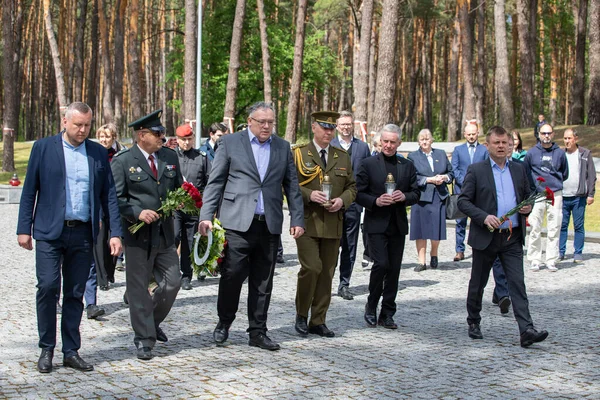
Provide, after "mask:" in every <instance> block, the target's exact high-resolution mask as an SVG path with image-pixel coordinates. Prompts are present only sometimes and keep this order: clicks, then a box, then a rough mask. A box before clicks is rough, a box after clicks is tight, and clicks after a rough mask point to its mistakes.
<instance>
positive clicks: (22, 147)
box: [0, 142, 33, 185]
mask: <svg viewBox="0 0 600 400" xmlns="http://www.w3.org/2000/svg"><path fill="white" fill-rule="evenodd" d="M32 146H33V144H32V143H23V142H17V143H15V168H16V169H17V174H18V176H19V179H20V180H21V182H24V181H25V172H27V163H28V162H29V153H30V152H31V147H32ZM3 157H4V142H2V148H1V151H0V159H3ZM13 174H14V172H4V171H0V184H5V185H7V184H8V181H10V179H11V178H12V176H13Z"/></svg>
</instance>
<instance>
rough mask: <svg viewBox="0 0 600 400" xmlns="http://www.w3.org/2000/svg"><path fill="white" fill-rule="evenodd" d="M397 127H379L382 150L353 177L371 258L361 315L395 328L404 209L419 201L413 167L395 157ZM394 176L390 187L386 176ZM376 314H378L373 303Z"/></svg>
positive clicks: (405, 221) (372, 322) (372, 323)
mask: <svg viewBox="0 0 600 400" xmlns="http://www.w3.org/2000/svg"><path fill="white" fill-rule="evenodd" d="M401 132H402V131H401V130H400V127H398V126H397V125H393V124H388V125H386V126H384V127H383V129H382V131H381V139H380V140H381V145H382V149H381V153H379V154H378V155H376V156H374V157H369V158H367V159H366V160H364V161H363V162H362V163H361V166H360V168H359V171H358V174H357V175H356V182H357V184H356V186H357V190H358V194H357V196H356V202H357V203H358V204H360V205H362V206H363V207H365V209H366V212H365V218H364V222H363V230H364V232H366V233H367V235H368V239H367V240H368V241H369V252H370V256H371V258H372V259H373V267H372V268H371V277H370V279H369V297H368V299H367V304H366V306H365V314H364V318H365V321H366V322H367V324H368V325H369V326H370V327H374V326H376V325H377V324H378V323H379V325H381V326H383V327H384V328H388V329H396V328H398V326H397V325H396V323H395V322H394V318H393V317H394V314H395V313H396V294H397V293H398V279H399V277H400V268H401V265H402V256H403V255H404V241H405V239H406V234H408V219H407V218H406V207H407V206H410V205H413V204H415V203H416V202H417V201H419V196H420V191H419V187H418V186H417V170H416V169H415V166H414V165H413V163H412V162H410V161H409V160H407V159H405V158H398V157H396V151H397V149H398V147H400V144H401V143H402V140H401V139H402V138H401ZM390 174H391V176H392V177H393V179H394V182H395V185H391V187H390V191H391V193H390V191H388V190H387V188H386V183H385V182H386V180H388V179H387V178H388V176H389V175H390ZM381 297H383V300H382V302H381V312H380V313H379V318H377V305H378V304H379V299H380V298H381Z"/></svg>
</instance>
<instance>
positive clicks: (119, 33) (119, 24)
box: [113, 0, 127, 132]
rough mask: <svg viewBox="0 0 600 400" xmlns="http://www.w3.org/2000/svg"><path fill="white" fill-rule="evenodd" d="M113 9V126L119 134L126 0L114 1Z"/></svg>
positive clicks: (123, 71)
mask: <svg viewBox="0 0 600 400" xmlns="http://www.w3.org/2000/svg"><path fill="white" fill-rule="evenodd" d="M115 9H116V10H118V11H117V12H116V15H115V26H114V39H113V43H114V57H113V58H114V69H113V72H114V82H115V85H114V88H113V94H114V99H115V100H114V105H115V118H114V121H115V124H116V125H117V128H118V130H119V132H120V131H121V128H123V109H124V105H123V78H124V76H125V31H124V24H125V16H126V15H127V0H116V2H115Z"/></svg>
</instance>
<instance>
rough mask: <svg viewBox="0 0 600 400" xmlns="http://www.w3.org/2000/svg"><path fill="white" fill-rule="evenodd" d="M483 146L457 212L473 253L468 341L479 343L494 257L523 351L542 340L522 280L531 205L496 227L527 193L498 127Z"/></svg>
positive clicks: (523, 177) (523, 174)
mask: <svg viewBox="0 0 600 400" xmlns="http://www.w3.org/2000/svg"><path fill="white" fill-rule="evenodd" d="M486 144H487V147H488V150H489V155H490V159H489V160H484V161H481V162H479V163H475V164H473V165H471V166H470V167H469V169H468V170H467V175H466V177H465V180H464V184H463V187H462V192H461V194H460V197H459V199H458V208H459V209H460V210H461V211H462V212H464V213H465V214H466V215H467V216H469V217H470V218H471V227H470V230H469V239H468V243H469V245H470V246H471V247H472V248H473V266H472V268H471V279H470V281H469V293H468V295H467V312H468V314H469V315H468V318H467V322H468V323H469V337H470V338H472V339H483V335H482V333H481V329H480V327H479V323H480V321H481V316H480V312H481V302H482V298H483V290H484V288H485V285H486V284H487V281H488V278H489V275H490V269H491V268H492V264H493V263H494V260H495V259H496V257H498V258H500V261H501V262H502V267H503V268H504V272H505V274H506V278H507V279H508V285H509V287H510V294H511V297H512V306H513V311H514V313H515V317H516V320H517V323H518V325H519V331H520V333H521V346H523V347H528V346H531V345H532V344H533V343H536V342H541V341H543V340H544V339H546V337H547V336H548V332H546V331H539V332H538V331H537V330H535V328H534V327H533V321H532V319H531V315H530V314H529V302H528V300H527V293H526V290H525V280H524V275H523V245H524V244H525V227H526V225H525V216H526V215H527V214H528V213H530V212H531V206H530V205H527V206H524V207H522V208H521V209H520V210H519V212H518V213H516V214H514V215H512V216H511V217H510V222H509V221H504V222H503V223H502V222H501V221H500V217H502V216H503V215H505V214H506V213H507V212H508V211H509V210H511V209H512V208H514V207H515V206H516V205H517V204H519V203H520V202H521V201H523V200H524V199H526V198H527V197H528V196H529V194H530V190H531V188H530V186H529V182H528V179H527V175H526V172H525V168H524V167H523V165H521V164H517V163H514V162H511V161H509V160H508V155H509V154H511V152H512V148H511V146H509V139H508V133H507V132H506V130H504V128H502V127H499V126H495V127H492V128H490V130H489V131H488V133H487V135H486ZM511 223H512V228H511Z"/></svg>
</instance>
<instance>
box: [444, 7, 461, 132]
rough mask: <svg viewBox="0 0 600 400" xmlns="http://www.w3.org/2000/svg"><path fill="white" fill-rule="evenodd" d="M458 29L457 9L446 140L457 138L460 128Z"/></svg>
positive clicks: (449, 75) (449, 82)
mask: <svg viewBox="0 0 600 400" xmlns="http://www.w3.org/2000/svg"><path fill="white" fill-rule="evenodd" d="M460 29H461V26H460V24H459V22H458V10H457V15H456V18H455V20H454V29H453V31H452V44H451V45H450V68H449V71H448V77H449V79H448V102H447V105H448V141H449V142H454V141H456V139H457V138H458V134H459V129H460V125H461V124H460V109H459V104H458V96H459V90H458V64H459V48H460V42H459V40H460Z"/></svg>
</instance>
